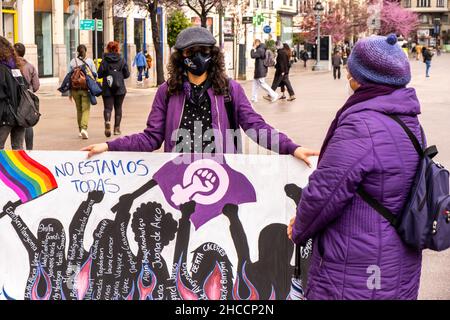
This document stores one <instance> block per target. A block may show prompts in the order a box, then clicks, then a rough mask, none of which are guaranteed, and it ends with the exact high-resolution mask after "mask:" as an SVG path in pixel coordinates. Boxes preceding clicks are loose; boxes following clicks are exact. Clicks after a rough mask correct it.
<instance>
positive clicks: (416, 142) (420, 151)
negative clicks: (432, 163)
mask: <svg viewBox="0 0 450 320" xmlns="http://www.w3.org/2000/svg"><path fill="white" fill-rule="evenodd" d="M387 116H388V117H389V118H391V119H392V120H394V121H395V122H397V123H398V124H399V125H400V126H401V127H402V128H403V130H404V131H405V132H406V134H407V135H408V137H409V140H411V142H412V144H413V146H414V149H416V151H417V153H418V154H419V156H420V157H421V158H423V157H424V151H423V149H422V146H421V145H420V142H419V140H417V137H416V136H415V135H414V133H412V131H411V129H409V128H408V126H407V125H406V124H405V123H404V122H403V121H402V120H400V118H399V117H398V116H397V115H392V114H388V115H387ZM421 132H422V142H423V141H424V134H423V129H422V127H421Z"/></svg>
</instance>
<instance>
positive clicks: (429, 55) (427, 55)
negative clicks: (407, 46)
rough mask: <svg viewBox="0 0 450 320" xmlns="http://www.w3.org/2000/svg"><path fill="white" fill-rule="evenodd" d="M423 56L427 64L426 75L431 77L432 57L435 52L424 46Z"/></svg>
mask: <svg viewBox="0 0 450 320" xmlns="http://www.w3.org/2000/svg"><path fill="white" fill-rule="evenodd" d="M422 57H423V62H424V63H425V64H426V66H427V69H426V77H427V78H428V77H430V68H431V59H432V58H433V53H432V52H431V51H430V49H428V48H426V47H423V48H422Z"/></svg>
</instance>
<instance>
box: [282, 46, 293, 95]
mask: <svg viewBox="0 0 450 320" xmlns="http://www.w3.org/2000/svg"><path fill="white" fill-rule="evenodd" d="M283 49H284V51H285V52H286V54H287V55H288V58H289V64H288V69H287V72H286V74H285V75H284V77H283V81H281V83H280V88H281V97H280V99H286V96H285V94H284V92H285V91H286V88H287V90H288V93H289V98H287V101H294V100H295V93H294V89H293V88H292V84H291V81H290V79H289V71H290V70H291V67H292V66H293V64H294V60H293V59H292V51H291V48H290V47H289V45H288V44H287V43H284V44H283Z"/></svg>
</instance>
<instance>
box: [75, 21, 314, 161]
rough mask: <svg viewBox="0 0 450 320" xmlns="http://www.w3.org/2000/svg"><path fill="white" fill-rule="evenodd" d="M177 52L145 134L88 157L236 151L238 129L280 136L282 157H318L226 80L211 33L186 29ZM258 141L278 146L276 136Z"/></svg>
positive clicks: (101, 148)
mask: <svg viewBox="0 0 450 320" xmlns="http://www.w3.org/2000/svg"><path fill="white" fill-rule="evenodd" d="M174 48H175V51H174V52H173V53H172V55H171V58H170V62H169V65H168V70H169V78H168V80H167V81H166V82H165V83H164V84H162V85H161V86H160V87H159V88H158V91H157V93H156V96H155V99H154V101H153V106H152V109H151V112H150V115H149V117H148V120H147V128H146V129H145V130H144V132H142V133H138V134H134V135H130V136H126V137H122V138H118V139H115V140H113V141H109V142H107V143H101V144H95V145H91V146H88V147H86V148H84V149H83V150H84V151H89V154H88V156H89V157H90V156H93V155H95V154H99V153H102V152H105V151H108V150H109V151H141V152H151V151H155V150H158V149H159V148H160V147H161V145H162V144H163V143H164V151H165V152H180V153H205V154H214V153H217V154H223V153H237V152H240V149H241V148H240V147H239V146H240V145H241V143H240V142H239V141H236V140H235V139H234V136H235V134H236V130H237V129H239V128H242V129H243V130H244V131H246V132H249V133H250V132H253V133H255V134H256V136H258V135H259V134H262V133H263V132H265V134H267V137H272V135H277V136H278V139H276V140H277V142H276V145H277V146H279V150H278V152H279V153H281V154H291V155H293V156H295V157H296V158H298V159H301V160H303V161H305V162H306V163H308V164H309V160H308V157H309V156H313V155H316V154H318V153H317V152H314V151H312V150H309V149H307V148H302V147H300V146H298V145H297V144H295V143H294V142H293V141H292V140H291V139H289V138H288V137H287V136H286V135H284V134H283V133H279V132H278V131H276V130H275V129H274V128H273V127H271V126H270V125H269V124H267V123H266V122H265V121H264V119H263V118H262V117H261V116H260V115H259V114H257V113H256V112H255V111H254V110H253V108H252V105H251V103H250V102H249V101H248V99H247V97H246V95H245V92H244V89H243V88H242V86H241V85H240V84H239V83H238V82H236V81H234V80H232V79H229V78H228V76H227V74H226V71H225V67H224V65H225V64H224V55H223V52H222V51H221V49H220V48H219V47H218V46H216V40H215V38H214V37H213V35H212V34H211V33H210V32H209V31H208V30H207V29H205V28H201V27H190V28H187V29H185V30H183V31H182V32H181V33H180V34H179V35H178V37H177V40H176V43H175V46H174ZM247 130H250V131H247ZM253 133H252V134H253ZM194 134H195V136H194ZM238 137H239V138H238V139H237V140H240V136H239V135H238ZM255 141H258V142H260V143H262V144H265V147H266V148H272V147H274V146H275V145H272V144H273V143H275V142H274V140H273V138H270V139H268V140H267V139H261V138H260V139H255ZM230 142H231V143H230ZM233 142H234V143H233Z"/></svg>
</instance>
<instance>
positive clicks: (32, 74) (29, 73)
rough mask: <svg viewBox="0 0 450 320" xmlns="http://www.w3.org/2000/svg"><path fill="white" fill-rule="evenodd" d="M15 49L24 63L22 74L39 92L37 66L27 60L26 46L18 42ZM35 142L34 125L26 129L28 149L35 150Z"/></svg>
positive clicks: (29, 84)
mask: <svg viewBox="0 0 450 320" xmlns="http://www.w3.org/2000/svg"><path fill="white" fill-rule="evenodd" d="M14 51H15V52H16V55H17V59H18V60H19V63H20V64H21V65H22V75H23V77H24V79H25V80H26V82H27V85H28V88H29V89H30V90H32V91H33V92H37V91H38V90H39V87H40V85H41V84H40V81H39V75H38V71H37V70H36V67H35V66H33V65H32V64H31V63H29V62H28V61H27V60H25V58H24V56H25V52H26V49H25V46H24V45H23V44H22V43H20V42H18V43H16V44H14ZM33 144H34V130H33V127H29V128H26V129H25V147H26V149H27V150H33Z"/></svg>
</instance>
